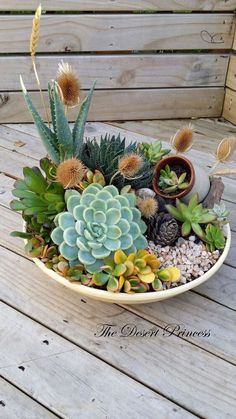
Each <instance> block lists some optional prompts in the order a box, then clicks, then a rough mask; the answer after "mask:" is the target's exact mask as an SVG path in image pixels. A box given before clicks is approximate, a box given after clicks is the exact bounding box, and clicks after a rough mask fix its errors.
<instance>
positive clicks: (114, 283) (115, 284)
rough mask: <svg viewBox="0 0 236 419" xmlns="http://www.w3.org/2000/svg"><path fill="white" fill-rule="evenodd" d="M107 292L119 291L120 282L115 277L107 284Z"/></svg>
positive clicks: (111, 277)
mask: <svg viewBox="0 0 236 419" xmlns="http://www.w3.org/2000/svg"><path fill="white" fill-rule="evenodd" d="M107 291H110V292H117V291H119V281H118V279H117V278H115V277H114V276H110V279H109V281H108V283H107Z"/></svg>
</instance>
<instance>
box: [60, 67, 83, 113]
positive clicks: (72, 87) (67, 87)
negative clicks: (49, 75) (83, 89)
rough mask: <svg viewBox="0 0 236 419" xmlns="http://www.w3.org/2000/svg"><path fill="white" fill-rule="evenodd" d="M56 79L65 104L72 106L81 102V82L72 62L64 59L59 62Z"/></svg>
mask: <svg viewBox="0 0 236 419" xmlns="http://www.w3.org/2000/svg"><path fill="white" fill-rule="evenodd" d="M56 81H57V83H58V86H59V90H60V94H61V100H62V102H63V103H64V105H65V106H68V107H70V108H72V107H74V106H77V105H78V104H79V102H80V84H79V81H78V79H77V77H76V74H75V72H74V70H73V68H72V67H71V65H70V64H68V63H64V62H63V61H62V62H61V63H59V65H58V72H57V78H56Z"/></svg>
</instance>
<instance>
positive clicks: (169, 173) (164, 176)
mask: <svg viewBox="0 0 236 419" xmlns="http://www.w3.org/2000/svg"><path fill="white" fill-rule="evenodd" d="M186 176H187V173H186V172H184V173H182V174H181V175H180V176H179V177H178V176H177V174H176V173H175V171H174V170H171V169H170V166H169V165H168V164H167V165H166V166H165V168H164V169H162V170H161V171H160V177H159V182H158V186H159V188H160V189H161V190H162V191H163V192H166V193H170V192H176V191H178V190H180V191H183V190H184V189H187V188H188V186H189V183H188V182H186Z"/></svg>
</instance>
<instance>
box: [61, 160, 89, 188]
mask: <svg viewBox="0 0 236 419" xmlns="http://www.w3.org/2000/svg"><path fill="white" fill-rule="evenodd" d="M85 173H86V168H85V166H84V165H83V163H82V162H81V161H80V160H78V159H76V158H75V157H73V158H72V159H68V160H65V161H63V162H62V163H61V164H59V166H58V168H57V171H56V181H57V182H59V183H61V184H62V186H63V187H64V189H68V188H74V187H77V186H78V185H79V183H80V182H81V181H82V179H83V177H84V175H85Z"/></svg>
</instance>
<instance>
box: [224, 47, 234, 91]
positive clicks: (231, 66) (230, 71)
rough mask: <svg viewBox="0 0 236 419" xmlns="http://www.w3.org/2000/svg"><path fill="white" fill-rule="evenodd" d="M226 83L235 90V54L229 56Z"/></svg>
mask: <svg viewBox="0 0 236 419" xmlns="http://www.w3.org/2000/svg"><path fill="white" fill-rule="evenodd" d="M226 85H227V86H228V87H230V89H233V90H236V55H232V56H231V57H230V61H229V69H228V74H227V80H226Z"/></svg>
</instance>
